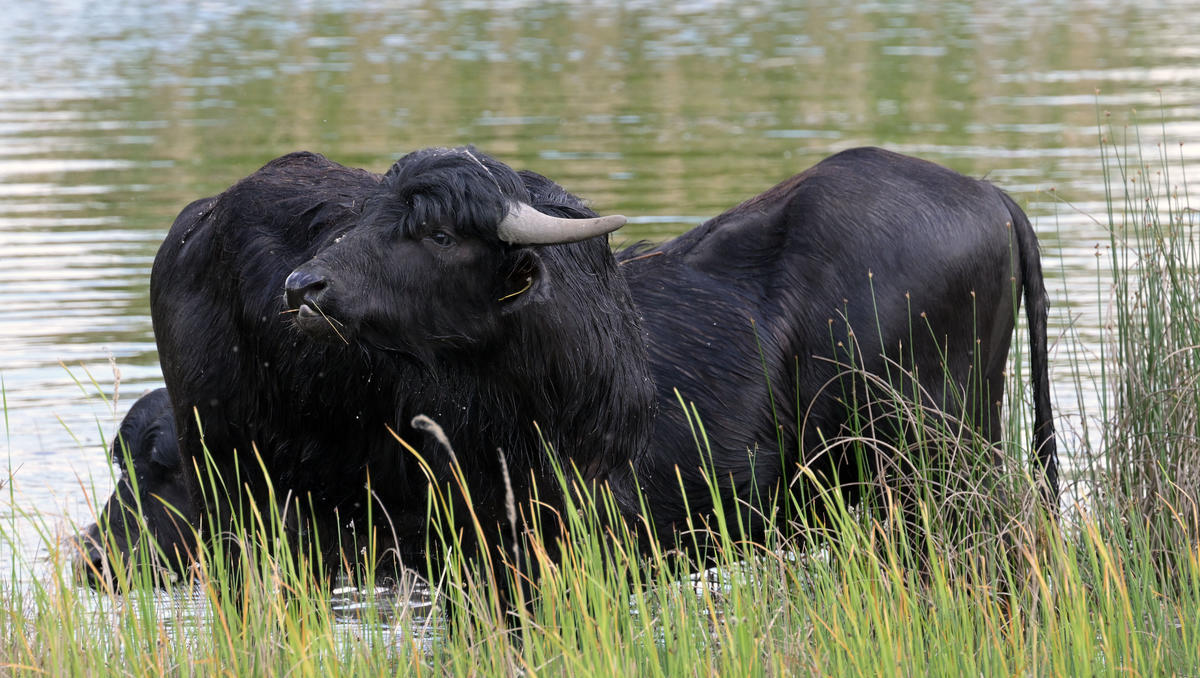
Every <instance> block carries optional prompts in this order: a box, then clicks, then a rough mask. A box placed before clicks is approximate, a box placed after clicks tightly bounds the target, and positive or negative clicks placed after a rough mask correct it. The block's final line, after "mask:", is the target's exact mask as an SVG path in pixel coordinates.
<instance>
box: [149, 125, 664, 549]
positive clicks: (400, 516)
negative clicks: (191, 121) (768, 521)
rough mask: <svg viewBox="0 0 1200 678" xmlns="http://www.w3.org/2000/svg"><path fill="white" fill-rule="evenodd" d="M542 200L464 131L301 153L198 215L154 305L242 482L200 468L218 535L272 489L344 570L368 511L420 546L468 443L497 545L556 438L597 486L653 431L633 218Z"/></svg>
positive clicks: (193, 436)
mask: <svg viewBox="0 0 1200 678" xmlns="http://www.w3.org/2000/svg"><path fill="white" fill-rule="evenodd" d="M530 202H531V196H530V195H529V192H528V190H527V189H526V187H525V184H524V183H523V181H522V180H521V178H520V176H519V175H518V174H517V173H516V172H515V171H513V170H512V169H510V168H509V167H507V166H505V165H503V164H501V163H499V162H497V161H495V160H493V159H491V158H489V157H488V156H486V155H483V154H481V153H477V152H474V151H473V150H472V149H465V148H464V149H428V150H424V151H418V152H414V153H411V154H409V155H407V156H405V157H404V158H402V159H400V160H399V161H398V162H397V163H396V164H395V165H394V166H393V167H392V168H391V170H389V171H388V173H387V174H386V175H384V176H382V177H380V176H378V175H374V174H370V173H368V172H364V171H361V170H354V169H348V168H345V167H343V166H341V165H338V164H335V163H332V162H330V161H328V160H326V159H325V158H323V157H321V156H318V155H313V154H307V153H299V154H293V155H288V156H284V157H282V158H279V159H277V160H275V161H272V162H271V163H268V164H267V165H266V166H265V167H263V168H262V169H260V170H259V171H257V172H255V173H254V174H252V175H250V176H249V177H247V178H246V179H243V180H242V181H240V182H238V183H237V184H235V185H234V186H233V187H231V188H230V189H228V190H227V191H225V192H224V193H222V194H221V195H219V196H217V197H215V198H209V199H205V200H200V201H197V202H195V203H192V204H191V205H189V206H188V207H187V208H185V209H184V210H183V212H182V213H181V214H180V216H179V217H178V218H177V219H176V221H175V223H174V225H173V226H172V228H171V231H170V233H169V234H168V235H167V237H166V240H165V241H164V243H163V245H162V247H161V248H160V250H159V252H158V255H157V257H156V258H155V262H154V267H153V271H152V274H151V282H150V304H151V311H152V315H153V321H154V330H155V337H156V339H157V342H158V350H159V358H160V360H161V363H162V369H163V376H164V379H165V381H166V386H167V390H168V391H169V392H170V394H171V401H172V403H173V405H174V410H175V422H176V425H177V426H178V429H179V442H180V445H181V449H182V451H183V455H182V456H183V458H184V459H185V460H188V461H195V462H200V464H201V467H203V462H204V455H205V454H206V453H207V454H209V455H210V456H211V460H212V463H213V465H214V466H215V468H216V470H217V472H218V475H219V476H220V478H221V479H222V480H221V483H222V487H224V488H238V489H237V490H235V491H232V492H230V491H227V490H223V489H220V488H216V489H215V490H214V487H213V486H212V485H213V484H212V483H209V482H208V481H207V480H205V481H202V482H196V481H195V479H194V478H191V479H190V480H189V484H190V485H191V494H192V496H193V499H194V501H195V502H196V503H197V504H198V505H200V506H202V507H203V510H202V513H203V515H204V516H205V517H206V518H207V519H209V520H212V521H213V522H214V523H215V525H212V526H211V527H212V528H213V529H215V530H216V531H218V532H223V531H225V530H226V528H227V527H228V526H229V525H231V524H232V523H233V521H235V520H237V518H238V516H239V515H241V516H243V517H244V516H248V515H249V513H248V512H247V509H248V507H249V506H250V505H251V504H254V505H257V506H259V507H263V506H271V505H275V506H278V507H279V508H280V510H281V512H282V515H284V516H285V517H286V518H287V519H288V521H289V523H288V524H289V525H291V526H292V527H293V528H294V531H295V532H296V534H307V535H314V534H315V537H314V539H313V540H312V541H311V542H310V543H308V544H306V547H311V546H312V545H313V544H316V543H318V541H319V544H320V547H321V550H322V552H323V553H324V555H325V562H326V564H327V565H329V564H333V563H336V562H338V561H337V556H338V555H339V553H351V554H355V553H358V552H359V550H360V549H359V547H358V546H357V545H356V544H357V542H355V541H354V534H353V532H354V529H355V528H356V526H362V525H364V524H366V522H367V518H368V516H369V515H370V514H373V515H374V516H377V517H379V518H380V519H381V520H377V521H375V522H376V523H383V522H385V521H384V520H382V519H383V518H386V522H387V524H388V528H387V530H386V531H385V532H386V534H388V535H395V537H396V539H394V540H393V541H396V542H397V543H396V544H395V548H396V549H397V550H398V552H399V555H400V557H401V559H402V560H403V561H405V562H412V563H421V562H423V560H424V553H423V551H424V549H425V545H426V538H427V537H428V535H427V534H426V531H425V530H426V522H427V520H426V511H427V502H426V489H427V486H428V481H427V475H426V473H427V472H428V473H432V475H433V476H434V479H435V481H436V483H435V484H436V485H438V486H439V487H442V488H445V487H447V486H449V487H455V484H454V482H453V478H452V467H453V465H454V462H455V460H457V463H459V464H461V468H462V471H463V473H464V476H465V483H466V488H467V490H468V491H469V494H470V505H469V506H468V505H467V504H466V503H464V502H462V501H461V496H460V497H459V500H460V504H459V506H458V507H457V508H456V509H455V519H456V520H457V521H458V522H459V524H460V525H463V526H467V527H469V526H470V525H472V524H473V522H474V520H478V521H479V523H480V524H482V525H484V526H485V529H486V530H488V532H489V535H490V536H491V537H492V538H491V539H489V541H491V542H495V543H500V542H501V541H504V540H505V539H504V538H506V537H507V536H508V535H510V534H512V532H511V531H510V530H517V527H518V526H515V525H509V520H508V512H507V500H508V496H509V494H508V493H509V492H510V491H511V492H512V496H513V497H514V498H515V499H516V501H517V502H518V503H521V502H525V500H527V499H528V498H529V497H530V496H533V495H536V496H538V497H539V498H540V499H541V503H539V504H538V505H539V506H541V507H546V508H547V510H553V509H554V508H555V507H556V506H557V504H558V502H557V501H556V499H555V495H556V492H557V490H558V487H559V486H558V484H557V483H556V482H554V471H553V467H552V463H551V461H552V460H551V458H550V456H549V455H548V454H547V450H552V451H553V453H554V454H555V455H556V459H555V460H554V461H557V462H558V463H559V464H560V465H561V466H563V467H564V468H566V469H567V470H568V472H570V471H571V469H578V472H579V473H580V475H581V477H582V478H583V479H584V480H585V481H588V480H595V479H600V478H603V477H605V476H606V474H608V473H609V471H611V470H612V469H613V468H614V467H616V466H618V465H621V464H627V463H628V462H629V459H630V458H631V453H632V451H634V450H641V449H643V448H645V447H646V445H647V443H648V440H649V435H650V427H651V426H652V425H653V410H654V403H655V400H654V398H655V394H654V387H653V382H652V381H651V378H650V374H649V366H648V363H647V359H646V351H645V348H644V342H643V340H642V330H641V326H640V324H639V321H638V316H637V312H636V310H635V306H634V304H633V301H632V299H631V297H630V294H629V289H628V286H627V284H626V282H625V279H624V277H623V276H622V275H621V273H620V271H619V270H618V267H617V263H616V261H615V259H614V258H613V256H612V253H611V250H610V249H609V246H608V240H607V237H606V236H605V234H606V233H607V232H609V231H611V230H613V229H615V228H617V227H619V226H620V225H621V224H623V223H624V218H623V217H611V216H610V217H604V218H596V217H588V218H581V219H558V218H553V217H551V216H549V215H547V214H545V213H544V212H540V211H538V210H537V209H533V208H532V207H531V206H530ZM539 207H543V209H546V208H545V207H544V206H542V205H539ZM418 415H425V416H427V417H428V418H430V419H432V420H433V421H435V422H436V423H437V424H439V425H440V426H441V428H442V429H443V430H444V434H445V437H446V438H447V439H448V442H449V443H450V448H452V451H451V449H448V448H447V446H445V445H444V444H442V443H441V442H439V439H438V437H437V436H435V435H431V434H429V433H427V432H426V431H424V430H418V429H416V428H414V425H413V420H414V418H415V417H417V416H418ZM393 432H395V434H396V435H398V436H399V437H400V438H402V439H404V440H405V441H406V442H408V443H409V444H411V445H413V446H414V447H415V449H416V451H417V452H418V453H419V455H420V458H421V459H423V460H424V461H425V462H426V463H427V464H428V467H429V468H428V469H427V470H423V469H422V468H421V467H420V466H419V462H418V458H417V457H416V456H414V455H413V454H410V453H408V452H406V451H405V449H404V448H403V447H402V446H401V445H400V444H399V443H398V441H397V439H396V435H394V434H393ZM259 460H261V462H260V461H259ZM260 464H261V467H260ZM264 471H265V473H264ZM505 474H507V477H508V482H507V483H505V482H503V481H502V478H503V477H504V476H505ZM189 478H190V474H189ZM368 484H369V486H370V492H371V493H370V494H369V493H368V490H367V489H366V488H367V486H368ZM373 503H374V505H372V504H373ZM470 513H473V514H474V517H472V516H471V515H470ZM545 522H547V523H552V522H553V521H551V520H549V519H547V520H546V521H545ZM347 528H349V529H347ZM518 531H519V530H518ZM465 533H466V535H467V536H468V537H471V536H473V533H472V531H471V530H469V529H468V530H466V532H465ZM348 540H349V541H348ZM551 541H553V540H551Z"/></svg>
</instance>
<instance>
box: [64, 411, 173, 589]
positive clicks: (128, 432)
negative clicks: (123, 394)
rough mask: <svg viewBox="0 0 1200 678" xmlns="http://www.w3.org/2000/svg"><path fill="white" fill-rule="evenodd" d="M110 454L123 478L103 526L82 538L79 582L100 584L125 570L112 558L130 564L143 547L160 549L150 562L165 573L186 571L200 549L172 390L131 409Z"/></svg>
mask: <svg viewBox="0 0 1200 678" xmlns="http://www.w3.org/2000/svg"><path fill="white" fill-rule="evenodd" d="M109 454H110V458H111V460H112V462H113V463H114V464H116V466H117V468H118V469H120V476H119V478H118V479H117V486H116V487H115V488H114V489H113V492H112V496H110V497H109V498H108V501H107V502H105V504H104V507H103V508H101V510H100V512H99V515H98V516H97V517H98V518H99V522H98V523H95V524H92V525H90V526H88V527H87V528H86V529H85V530H84V531H83V532H82V533H81V534H79V535H78V537H77V538H76V539H77V545H78V548H79V549H80V557H79V559H77V560H76V574H77V576H78V577H79V578H80V579H81V580H83V581H86V582H89V583H92V584H99V583H101V582H102V581H104V580H105V579H107V578H109V577H111V576H112V575H113V571H112V568H113V567H119V566H120V565H118V564H117V563H113V562H111V561H110V560H109V555H108V554H109V553H110V552H113V553H116V554H123V558H125V559H128V558H129V557H130V556H136V549H137V548H138V547H139V546H146V547H157V549H156V551H157V552H155V553H151V554H147V557H148V562H151V563H156V564H157V565H159V566H160V567H161V570H160V572H161V573H163V574H166V573H169V572H171V571H176V572H178V571H180V570H181V569H182V568H183V567H184V566H185V565H186V564H187V563H188V562H189V560H190V558H191V555H192V553H193V551H194V548H195V542H194V539H193V536H194V530H193V524H194V523H195V521H196V515H195V508H196V507H195V505H194V504H193V502H192V501H191V496H190V495H189V493H188V490H187V486H186V484H185V475H184V473H183V464H182V462H181V460H180V458H179V441H178V439H177V438H176V435H175V413H174V411H173V410H172V409H171V401H170V399H169V398H168V397H167V389H165V388H159V389H155V390H153V391H151V392H149V393H147V394H145V395H143V396H142V397H141V398H139V399H138V400H137V401H136V402H135V403H134V404H133V407H131V408H129V412H128V413H127V414H126V415H125V418H124V419H123V420H122V421H121V426H120V428H119V429H118V430H117V435H116V436H115V437H114V438H113V442H112V446H111V449H110V452H109ZM101 525H103V526H105V529H103V530H102V529H101V527H100V526H101ZM143 526H145V527H146V528H147V529H148V530H149V532H150V534H149V535H148V536H149V538H148V539H142V538H141V530H142V527H143ZM128 562H129V561H128V560H126V563H128Z"/></svg>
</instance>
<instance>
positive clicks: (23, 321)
mask: <svg viewBox="0 0 1200 678" xmlns="http://www.w3.org/2000/svg"><path fill="white" fill-rule="evenodd" d="M268 4H269V3H268ZM284 4H286V3H284ZM284 4H280V5H278V6H276V5H271V6H270V7H265V6H263V5H264V3H255V2H249V1H248V0H229V1H205V2H179V3H175V2H159V1H153V2H152V1H149V0H114V1H112V2H106V3H95V2H87V1H85V0H50V1H47V0H37V1H34V0H16V1H15V2H10V3H8V4H7V5H6V7H5V10H4V16H3V20H2V21H0V74H2V77H0V262H2V265H0V378H2V379H3V393H4V397H5V404H4V407H5V415H6V416H5V439H4V443H3V444H4V448H5V451H6V453H7V457H8V460H9V461H8V465H9V468H10V469H11V473H12V477H11V483H12V485H11V488H10V487H7V486H6V487H5V488H4V492H3V496H2V497H0V514H3V515H0V518H2V519H4V520H9V516H11V514H12V513H13V512H14V511H16V512H37V513H39V514H40V515H43V516H49V523H48V524H49V525H51V526H62V527H59V528H58V529H61V530H63V531H66V529H67V528H66V527H65V525H66V521H65V520H64V519H65V518H68V517H69V518H71V519H74V520H86V516H87V514H88V510H87V506H86V503H85V502H84V500H83V497H84V494H83V493H82V492H81V487H84V488H87V489H88V490H89V491H93V490H94V491H95V492H96V493H98V494H100V495H102V496H103V495H106V494H107V491H108V489H109V488H110V487H111V479H110V476H109V471H108V465H107V462H106V460H105V456H104V452H103V449H102V446H103V440H104V439H105V438H107V437H108V436H110V435H111V434H112V432H113V431H114V429H115V425H116V423H117V421H119V417H120V416H121V415H122V414H123V413H124V410H125V409H126V408H127V406H128V404H129V403H130V402H132V399H133V398H135V397H136V396H137V395H138V394H139V393H141V392H142V391H144V390H145V389H148V388H152V387H154V386H156V385H158V384H159V383H160V374H159V371H158V367H157V358H156V354H155V346H154V340H153V336H152V332H151V326H150V319H149V308H148V300H147V278H148V273H149V268H150V264H151V261H152V259H153V256H154V253H155V251H156V248H157V246H158V243H159V241H160V240H161V238H162V236H163V234H164V233H165V231H166V229H167V227H168V226H169V225H170V223H171V220H172V219H173V218H174V215H175V214H176V213H177V212H178V210H179V209H180V208H181V207H182V206H183V205H184V204H186V203H187V202H188V201H190V200H191V199H193V198H196V197H199V196H202V195H208V194H212V193H214V192H217V191H219V190H221V189H222V188H224V187H225V186H227V185H229V184H230V183H232V182H233V181H235V180H236V179H238V178H240V177H242V176H244V175H246V174H247V173H249V172H251V171H253V170H254V169H255V168H257V167H258V166H260V165H262V164H263V163H264V162H265V161H267V160H268V159H270V158H272V157H274V156H277V155H280V154H282V153H285V152H287V151H291V150H296V149H301V148H305V149H310V150H315V151H320V152H322V153H325V154H326V155H328V156H330V157H331V158H333V159H335V160H338V161H340V162H343V163H346V164H350V165H358V166H363V167H368V168H371V169H373V170H376V171H383V170H384V169H386V167H387V166H388V165H389V164H390V163H391V161H392V160H393V159H394V158H396V157H397V156H399V155H400V154H402V153H403V152H405V151H408V150H411V149H414V148H418V147H423V146H430V145H446V144H461V143H468V142H469V143H474V144H476V145H478V146H479V147H480V148H482V149H483V150H485V151H487V152H489V153H491V154H493V155H495V156H497V157H499V158H501V159H502V160H504V161H506V162H508V163H509V164H511V165H513V166H516V167H525V168H530V169H535V170H537V171H539V172H542V173H544V174H547V175H549V176H551V177H553V178H555V179H557V180H558V181H559V182H561V183H562V184H564V185H565V186H566V187H567V188H568V189H570V190H572V191H574V192H576V193H578V194H580V195H583V196H585V197H587V198H589V199H591V200H592V202H593V204H594V206H595V207H596V208H597V209H598V210H599V211H601V212H620V213H624V214H628V215H634V219H633V220H632V226H631V227H629V228H628V229H627V230H628V233H627V234H626V237H628V238H652V239H653V238H663V237H666V236H669V235H671V234H674V233H677V232H680V231H681V230H683V229H685V228H687V227H688V226H690V225H693V224H695V223H698V222H699V221H701V220H702V219H703V218H705V217H708V216H712V215H715V214H716V213H718V212H720V211H721V210H723V209H725V208H727V207H729V206H732V205H733V204H736V203H737V202H740V201H741V200H743V199H745V198H747V197H750V196H752V195H754V194H756V193H759V192H761V191H763V190H765V189H767V188H768V187H770V186H771V185H773V184H775V183H776V182H778V181H780V180H782V179H784V178H786V177H787V176H789V175H791V174H793V173H795V172H797V171H799V170H801V169H803V168H805V167H808V166H809V165H811V164H812V163H814V162H816V161H817V160H819V159H820V158H822V157H824V156H826V155H828V154H829V153H831V152H833V151H836V150H839V149H842V148H847V147H851V146H856V145H862V144H877V145H882V146H886V147H889V148H892V149H895V150H899V151H903V152H908V153H913V154H917V155H921V156H923V157H926V158H929V159H931V160H935V161H938V162H941V163H944V164H946V165H949V166H951V167H953V168H955V169H957V170H959V171H962V172H965V173H968V174H972V175H977V176H983V175H986V176H987V177H988V178H990V179H991V180H993V181H995V182H996V183H998V184H999V185H1001V186H1002V187H1004V188H1006V189H1007V190H1009V191H1010V192H1012V193H1013V194H1014V195H1015V196H1016V197H1017V199H1018V201H1019V202H1020V203H1021V204H1023V205H1025V206H1027V209H1028V211H1029V212H1030V215H1031V217H1033V218H1034V221H1035V227H1036V228H1037V229H1038V231H1039V234H1040V236H1041V238H1042V243H1043V248H1044V252H1043V253H1044V264H1045V267H1046V269H1047V272H1048V276H1049V277H1050V278H1051V280H1050V288H1051V295H1052V297H1053V298H1054V301H1055V302H1056V306H1055V309H1054V311H1053V318H1052V320H1053V323H1054V330H1055V332H1056V333H1065V332H1066V331H1067V328H1068V327H1070V326H1074V327H1076V328H1077V329H1078V333H1079V335H1080V336H1081V337H1082V339H1083V343H1082V344H1078V345H1075V346H1078V347H1080V348H1073V349H1071V350H1073V351H1080V352H1079V353H1077V355H1078V356H1079V357H1081V358H1082V360H1083V361H1084V362H1085V363H1087V362H1088V361H1089V360H1094V359H1095V357H1094V355H1093V354H1092V353H1091V352H1094V349H1095V346H1096V342H1097V341H1098V339H1099V336H1100V325H1101V322H1102V315H1101V314H1102V309H1103V306H1101V305H1100V304H1098V302H1097V276H1096V271H1097V268H1098V267H1102V266H1104V265H1105V263H1106V260H1105V259H1104V258H1103V257H1100V258H1097V256H1096V253H1097V250H1096V245H1097V244H1098V243H1099V244H1103V243H1105V242H1107V235H1106V233H1105V231H1104V229H1103V227H1102V226H1101V223H1100V222H1102V221H1103V214H1104V210H1103V176H1102V168H1101V164H1100V162H1099V152H1098V148H1097V137H1098V132H1097V121H1098V120H1103V119H1104V117H1103V116H1104V113H1103V112H1104V111H1111V112H1112V118H1111V119H1112V120H1113V121H1114V124H1115V125H1116V132H1117V134H1118V135H1120V134H1123V132H1122V130H1123V127H1124V125H1126V124H1127V123H1128V122H1130V121H1132V120H1139V121H1141V123H1142V126H1141V134H1142V138H1143V140H1145V141H1147V144H1148V148H1150V150H1151V152H1154V149H1153V146H1152V145H1149V144H1152V143H1153V142H1154V141H1158V140H1162V139H1165V140H1166V141H1167V142H1168V143H1167V146H1166V147H1167V149H1168V150H1169V153H1170V156H1171V157H1172V158H1176V161H1175V163H1174V166H1176V167H1178V166H1179V165H1181V164H1182V165H1186V166H1187V167H1188V168H1189V169H1191V170H1193V171H1192V174H1193V175H1196V172H1195V171H1194V170H1195V167H1196V163H1197V159H1198V157H1200V153H1198V149H1200V143H1197V142H1200V46H1198V43H1197V42H1196V39H1195V38H1196V36H1197V35H1200V12H1196V11H1195V10H1194V7H1193V5H1192V3H1190V2H1146V1H1145V0H1139V1H1138V2H1132V1H1128V2H1122V1H1111V0H1106V1H1105V2H1065V1H1063V2H1036V3H1035V2H1015V3H996V2H984V1H982V0H980V1H976V2H940V3H915V2H912V3H906V2H888V3H861V4H852V3H841V2H832V1H829V0H819V1H818V2H813V3H808V4H806V6H805V7H804V8H802V9H796V8H793V7H792V6H791V4H789V3H775V2H681V3H677V4H674V5H670V6H667V7H663V6H662V5H663V3H657V2H627V3H621V4H617V5H615V6H614V5H610V4H609V3H597V4H596V5H594V6H593V5H591V4H588V3H582V2H567V3H556V4H545V5H544V4H541V3H527V2H521V1H507V2H470V1H461V2H397V3H393V2H382V1H375V2H357V1H355V2H351V1H349V0H346V1H338V0H329V1H319V0H312V1H307V2H305V1H300V2H293V3H290V4H289V5H288V6H286V7H285V6H284ZM1134 109H1137V110H1138V111H1139V112H1138V113H1136V114H1135V113H1133V111H1134ZM1180 143H1182V144H1183V145H1182V146H1179V144H1180ZM1198 176H1200V175H1198ZM1051 188H1053V189H1054V191H1053V192H1051V191H1050V189H1051ZM1064 201H1066V202H1064ZM1100 252H1101V254H1103V252H1104V250H1103V249H1101V250H1100ZM1067 343H1068V342H1067V341H1066V340H1063V341H1060V344H1059V347H1058V349H1057V352H1056V363H1055V370H1056V374H1055V381H1056V384H1057V388H1058V391H1059V396H1058V407H1059V412H1060V414H1061V416H1062V417H1064V418H1065V421H1066V422H1068V426H1070V424H1069V422H1071V421H1076V420H1078V418H1079V417H1080V416H1085V415H1088V416H1096V413H1095V412H1094V411H1093V412H1085V413H1081V412H1080V407H1081V404H1080V403H1079V402H1078V401H1076V399H1075V398H1074V395H1073V394H1074V392H1075V387H1074V385H1073V384H1072V383H1071V381H1070V376H1069V373H1068V371H1067V369H1066V364H1067V362H1066V361H1067V360H1068V358H1069V356H1068V355H1067ZM118 375H119V376H118ZM1094 398H1095V395H1094V393H1090V392H1089V393H1085V396H1084V399H1083V402H1082V407H1083V408H1084V409H1085V410H1087V409H1090V408H1091V405H1090V404H1089V403H1092V402H1093V401H1094ZM114 401H115V405H114ZM9 489H11V490H12V491H13V494H12V495H11V498H10V494H9ZM24 537H25V538H23V539H22V548H23V550H26V551H27V553H26V554H25V555H27V556H31V557H36V556H37V554H38V553H39V550H40V549H41V548H42V547H41V543H42V538H41V535H40V534H38V533H37V532H35V531H34V530H32V529H30V530H28V531H27V532H26V533H25V534H24ZM0 548H3V547H0Z"/></svg>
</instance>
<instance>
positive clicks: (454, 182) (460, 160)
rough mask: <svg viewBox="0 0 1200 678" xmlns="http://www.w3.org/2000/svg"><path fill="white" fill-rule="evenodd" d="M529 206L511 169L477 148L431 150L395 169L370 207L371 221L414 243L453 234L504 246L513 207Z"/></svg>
mask: <svg viewBox="0 0 1200 678" xmlns="http://www.w3.org/2000/svg"><path fill="white" fill-rule="evenodd" d="M529 200H530V198H529V193H528V191H527V190H526V189H525V185H524V183H522V181H521V178H520V176H518V175H517V173H516V172H515V171H514V170H513V169H512V168H511V167H509V166H508V165H505V164H504V163H502V162H499V161H497V160H495V159H493V158H491V157H489V156H488V155H486V154H484V153H481V152H479V151H477V150H475V148H473V147H471V146H461V147H458V148H427V149H423V150H420V151H414V152H412V153H409V154H408V155H406V156H404V157H403V158H400V159H399V160H397V161H396V164H395V165H392V168H391V169H389V170H388V172H387V174H385V175H384V177H383V182H382V183H381V184H380V187H379V190H378V192H377V193H376V194H375V195H373V196H372V197H371V198H370V199H369V200H368V201H367V204H366V209H365V215H366V217H367V218H368V219H369V220H371V221H377V220H381V219H382V220H384V221H385V222H387V223H390V224H391V225H392V226H393V227H394V228H398V229H400V230H401V231H402V232H403V234H404V235H405V236H408V237H419V236H421V235H424V234H426V233H429V232H430V231H432V230H434V229H438V228H450V229H454V230H455V231H456V232H458V233H459V234H461V235H466V236H474V237H479V238H484V239H486V240H490V241H498V238H497V237H496V226H497V225H498V224H499V223H500V221H501V220H503V219H504V217H505V216H506V215H507V214H508V210H509V207H510V205H511V204H512V203H513V202H517V201H519V202H526V203H527V202H529Z"/></svg>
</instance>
